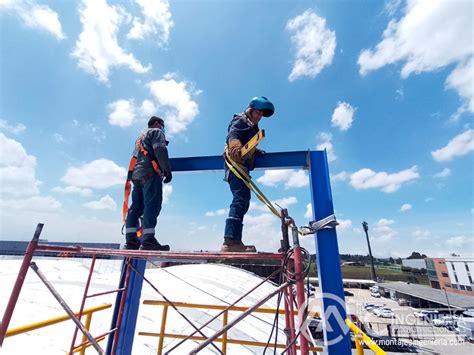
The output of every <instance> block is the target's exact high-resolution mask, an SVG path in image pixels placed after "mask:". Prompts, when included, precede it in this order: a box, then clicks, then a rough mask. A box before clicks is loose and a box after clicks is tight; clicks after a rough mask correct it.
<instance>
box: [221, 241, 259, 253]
mask: <svg viewBox="0 0 474 355" xmlns="http://www.w3.org/2000/svg"><path fill="white" fill-rule="evenodd" d="M221 252H222V253H256V252H257V249H256V248H255V245H245V244H244V243H242V242H241V241H240V240H231V239H230V240H229V239H227V238H226V240H225V241H224V244H222V248H221Z"/></svg>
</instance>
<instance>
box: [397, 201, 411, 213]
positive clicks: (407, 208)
mask: <svg viewBox="0 0 474 355" xmlns="http://www.w3.org/2000/svg"><path fill="white" fill-rule="evenodd" d="M412 207H413V206H412V205H410V204H409V203H404V204H403V205H402V207H400V212H406V211H409V210H411V209H412Z"/></svg>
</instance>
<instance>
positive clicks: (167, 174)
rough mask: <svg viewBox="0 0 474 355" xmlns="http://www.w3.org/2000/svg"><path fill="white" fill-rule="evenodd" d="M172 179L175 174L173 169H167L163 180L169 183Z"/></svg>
mask: <svg viewBox="0 0 474 355" xmlns="http://www.w3.org/2000/svg"><path fill="white" fill-rule="evenodd" d="M171 179H173V174H172V173H171V171H169V172H168V171H167V172H166V173H165V175H164V179H163V182H164V183H165V184H167V183H169V182H171Z"/></svg>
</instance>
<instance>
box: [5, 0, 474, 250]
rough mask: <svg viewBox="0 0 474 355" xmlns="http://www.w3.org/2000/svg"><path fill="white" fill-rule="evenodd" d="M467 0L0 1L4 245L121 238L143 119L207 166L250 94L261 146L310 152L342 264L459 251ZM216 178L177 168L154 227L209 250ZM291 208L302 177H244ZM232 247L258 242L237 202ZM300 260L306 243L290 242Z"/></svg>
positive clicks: (221, 185)
mask: <svg viewBox="0 0 474 355" xmlns="http://www.w3.org/2000/svg"><path fill="white" fill-rule="evenodd" d="M473 12H474V9H473V4H472V2H470V1H440V2H432V1H408V2H405V1H401V0H391V1H386V2H382V1H360V2H349V1H298V2H293V1H194V2H190V1H174V2H168V1H155V2H147V1H143V0H128V1H120V2H111V1H107V2H106V1H105V0H94V1H92V0H83V1H77V2H76V1H42V0H17V1H9V0H0V20H1V32H0V36H1V41H0V47H1V53H2V55H1V59H0V70H1V72H0V74H1V75H0V78H1V79H0V80H1V91H0V99H1V103H0V129H1V131H0V139H1V147H2V149H1V153H0V172H1V175H0V176H1V180H2V181H1V190H0V191H1V203H0V206H1V217H0V218H1V219H0V222H1V225H0V230H1V232H0V233H1V238H2V239H4V240H10V239H29V238H31V235H32V233H33V231H34V228H35V225H36V223H38V222H44V223H45V229H44V232H43V233H44V234H43V237H44V238H47V239H49V240H68V241H104V242H123V237H122V236H121V234H120V228H121V204H122V199H123V197H122V196H123V182H124V177H125V169H126V167H127V166H128V161H129V159H130V154H131V152H132V149H133V143H134V140H135V138H136V136H137V135H138V134H139V133H140V132H141V131H142V130H143V129H144V127H145V125H146V121H147V119H148V118H149V117H150V116H151V115H159V116H161V117H163V118H164V119H165V121H166V125H167V135H168V138H169V140H170V145H169V152H170V155H171V157H191V156H206V155H218V154H221V152H222V147H223V144H224V139H225V136H226V129H227V124H228V122H229V120H230V119H231V117H232V115H233V113H237V112H241V111H243V110H244V109H245V107H246V104H247V103H248V101H249V100H250V99H251V98H252V97H253V96H257V95H264V96H267V97H269V98H270V99H271V100H272V101H273V102H274V104H275V107H276V113H275V115H274V116H273V117H271V118H269V119H264V120H263V121H262V123H261V125H260V126H261V128H264V129H265V131H266V138H265V139H264V141H263V142H262V143H261V148H262V149H265V150H266V151H268V152H278V151H297V150H307V149H312V150H316V149H326V150H327V153H328V157H329V161H330V163H329V168H330V173H331V177H332V190H333V196H334V205H335V209H336V215H337V217H338V219H339V221H340V223H341V224H340V226H339V227H338V230H337V231H338V239H339V248H340V251H341V252H343V253H366V245H365V239H364V235H363V233H362V229H361V225H360V224H361V222H362V221H363V220H366V221H367V222H368V223H369V228H370V229H369V233H370V236H371V238H372V240H373V242H372V243H373V250H374V254H375V255H377V256H395V257H398V256H402V257H403V256H407V255H409V254H410V253H411V251H413V250H416V251H420V252H422V253H425V254H428V255H432V256H447V255H448V254H450V253H452V252H456V253H460V254H461V255H463V256H472V255H473V254H474V252H473V239H474V236H473V234H474V233H473V215H474V214H473V213H474V212H473V202H472V201H473V183H472V181H473V153H472V152H473V150H474V131H473V128H472V119H473V113H474V93H473V92H474V88H473V87H474V64H473V63H474V59H473V58H474V57H473V54H474V47H473V43H474V41H473V37H474V36H473V29H472V23H473ZM222 175H223V174H222V172H206V173H182V174H175V176H174V179H173V181H172V183H171V184H170V185H168V186H166V188H165V196H166V201H165V203H164V206H163V211H162V214H161V216H160V217H159V222H158V227H157V235H158V239H159V240H160V242H162V243H170V244H171V246H172V248H173V249H175V250H199V249H209V250H218V249H219V248H220V245H221V243H222V234H223V227H224V221H225V214H226V212H227V208H228V205H229V203H230V199H231V195H230V192H229V191H228V187H227V185H226V183H225V182H223V181H222ZM253 176H254V179H255V180H256V181H257V182H258V183H259V185H260V187H261V188H262V189H263V190H264V192H265V193H266V194H267V195H268V197H269V198H270V199H272V200H274V201H278V202H279V204H281V205H284V206H286V207H288V208H289V211H290V214H291V215H292V216H293V217H294V218H295V220H296V221H297V223H298V224H299V225H303V224H306V223H307V221H308V220H310V219H311V218H312V217H311V216H310V215H309V214H308V210H309V208H308V204H309V203H310V192H309V186H308V177H307V173H306V172H302V171H296V170H295V171H291V170H290V171H281V170H272V171H266V172H265V171H257V172H255V173H254V174H253ZM244 222H245V229H244V241H245V242H246V243H254V244H256V245H257V247H258V248H259V249H260V250H265V251H271V250H275V249H276V248H277V246H278V243H279V238H280V237H279V234H278V230H279V224H278V220H277V219H275V218H274V217H272V216H271V215H270V214H269V213H268V212H267V211H266V210H265V209H264V208H263V207H262V206H261V205H260V204H259V202H258V201H257V200H256V199H255V198H254V199H253V203H252V205H251V209H250V211H249V213H248V215H247V216H246V220H245V221H244ZM303 243H304V245H305V246H306V247H307V248H308V249H310V250H311V251H314V241H313V239H312V238H311V237H309V238H306V239H305V240H304V241H303Z"/></svg>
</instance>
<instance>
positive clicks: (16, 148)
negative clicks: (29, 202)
mask: <svg viewBox="0 0 474 355" xmlns="http://www.w3.org/2000/svg"><path fill="white" fill-rule="evenodd" d="M0 147H1V149H0V181H1V183H0V195H1V196H6V197H7V196H11V197H25V196H31V195H37V194H39V189H38V185H39V184H40V182H39V181H38V180H36V176H35V174H36V157H34V156H33V155H29V154H28V153H27V152H26V150H25V148H23V146H22V145H21V143H19V142H17V141H15V140H14V139H10V138H8V137H7V136H5V135H4V134H3V133H0Z"/></svg>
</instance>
